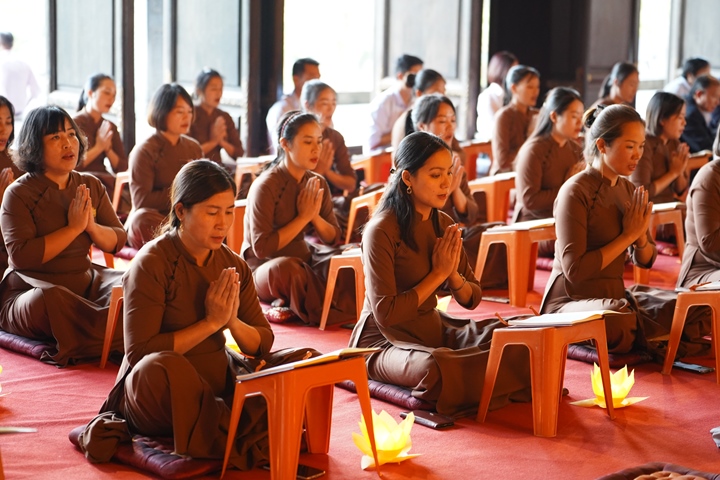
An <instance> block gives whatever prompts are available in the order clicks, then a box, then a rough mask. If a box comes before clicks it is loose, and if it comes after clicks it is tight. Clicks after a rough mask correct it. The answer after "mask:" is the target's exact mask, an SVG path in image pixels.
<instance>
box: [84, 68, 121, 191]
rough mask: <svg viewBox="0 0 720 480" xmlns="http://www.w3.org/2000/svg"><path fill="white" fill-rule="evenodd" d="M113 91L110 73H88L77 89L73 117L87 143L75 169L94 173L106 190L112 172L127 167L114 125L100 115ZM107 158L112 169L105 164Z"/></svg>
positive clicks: (110, 187) (112, 184)
mask: <svg viewBox="0 0 720 480" xmlns="http://www.w3.org/2000/svg"><path fill="white" fill-rule="evenodd" d="M116 93H117V88H116V87H115V81H114V80H113V79H112V77H110V76H109V75H105V74H103V73H96V74H95V75H92V76H90V77H89V78H88V79H87V81H86V82H85V87H84V88H83V91H82V92H80V100H79V101H78V108H77V112H78V113H76V114H75V116H74V117H73V119H74V120H75V123H77V126H78V127H80V130H81V131H82V134H83V135H85V138H86V141H87V145H88V151H87V153H86V154H85V158H84V159H83V161H82V163H81V164H80V166H78V168H77V170H78V171H79V172H87V173H92V174H93V175H95V176H96V177H97V178H99V179H100V181H102V182H103V184H104V185H105V188H107V190H108V192H112V191H113V189H114V188H115V175H117V173H118V172H124V171H125V170H127V169H128V159H127V155H126V154H125V147H124V146H123V142H122V139H121V138H120V134H119V133H118V129H117V126H116V125H115V124H114V123H112V122H111V121H110V120H107V119H105V118H103V115H105V114H107V113H109V112H110V109H111V108H112V106H113V104H114V103H115V95H116ZM106 158H107V160H108V162H109V164H110V165H109V166H110V169H111V170H112V173H111V172H110V171H108V169H107V166H106V165H105V159H106Z"/></svg>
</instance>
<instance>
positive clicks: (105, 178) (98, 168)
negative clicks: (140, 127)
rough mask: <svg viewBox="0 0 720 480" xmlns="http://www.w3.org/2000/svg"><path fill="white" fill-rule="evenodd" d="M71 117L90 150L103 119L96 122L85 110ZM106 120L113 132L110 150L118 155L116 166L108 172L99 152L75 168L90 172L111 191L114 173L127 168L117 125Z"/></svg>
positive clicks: (103, 155)
mask: <svg viewBox="0 0 720 480" xmlns="http://www.w3.org/2000/svg"><path fill="white" fill-rule="evenodd" d="M73 119H74V120H75V123H77V126H78V127H79V128H80V130H81V131H82V133H83V135H85V137H86V138H87V148H88V150H90V149H91V148H92V147H94V146H95V141H96V139H97V132H98V130H100V127H101V126H102V123H103V121H104V119H100V121H99V122H96V121H95V119H94V118H93V117H92V115H90V114H89V113H88V112H86V111H85V110H83V111H82V112H79V113H77V114H76V115H75V117H73ZM108 122H109V123H110V128H111V130H112V132H113V136H112V150H113V152H115V154H116V155H117V156H118V164H117V166H116V167H112V173H110V172H108V170H107V168H106V167H105V158H106V156H105V152H101V153H100V155H98V156H97V157H95V159H94V160H93V161H92V162H90V163H89V164H87V165H85V166H84V167H77V168H76V170H77V171H78V172H87V173H92V174H93V175H95V176H96V177H98V178H99V179H100V180H102V182H103V183H104V184H105V187H106V188H107V189H108V192H112V191H113V188H114V186H115V174H117V173H118V172H124V171H125V170H127V169H128V159H127V155H126V154H125V147H124V146H123V142H122V138H120V133H119V132H118V129H117V126H116V125H115V124H114V123H112V122H110V121H109V120H108Z"/></svg>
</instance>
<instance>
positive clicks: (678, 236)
mask: <svg viewBox="0 0 720 480" xmlns="http://www.w3.org/2000/svg"><path fill="white" fill-rule="evenodd" d="M671 206H672V208H669V207H671ZM684 209H685V208H684V204H683V203H681V202H675V203H670V204H666V203H659V204H657V205H653V212H652V215H650V225H649V227H648V228H649V230H650V235H651V236H652V238H653V240H654V239H655V237H656V236H657V228H658V227H659V226H660V225H666V224H668V223H670V224H672V225H674V226H675V241H676V242H677V248H678V259H679V261H681V262H682V258H683V254H684V253H685V230H683V211H684ZM633 279H634V281H635V283H636V284H641V285H649V282H650V269H649V268H642V267H638V266H637V265H633Z"/></svg>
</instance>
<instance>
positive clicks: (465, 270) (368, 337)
mask: <svg viewBox="0 0 720 480" xmlns="http://www.w3.org/2000/svg"><path fill="white" fill-rule="evenodd" d="M395 162H396V163H395V164H396V172H395V173H394V175H393V176H392V177H391V179H390V182H389V183H388V187H387V189H386V191H385V194H384V195H383V197H382V199H381V201H380V205H379V206H378V209H377V211H376V212H375V214H374V215H373V218H372V219H371V221H370V223H368V225H367V227H366V229H365V232H364V234H363V242H362V249H363V251H362V256H363V265H364V270H365V285H366V287H367V291H366V294H365V304H364V306H363V312H362V314H361V316H360V321H359V322H358V323H357V325H356V326H355V329H354V331H353V334H352V337H351V339H350V345H351V346H353V347H355V346H357V347H379V348H382V351H381V352H378V353H376V354H373V355H372V356H370V358H369V359H368V363H367V366H368V376H369V377H370V378H372V379H374V380H378V381H380V382H384V383H390V384H394V385H400V386H403V387H407V388H410V389H411V390H412V394H413V395H414V396H415V397H418V398H421V399H423V400H426V401H429V402H435V403H436V408H437V411H438V412H440V413H444V414H447V415H458V414H463V413H468V412H470V411H472V410H473V409H474V410H475V411H477V404H478V401H479V399H480V393H481V389H482V384H483V377H484V372H485V367H486V365H487V356H488V351H489V347H490V340H491V339H492V331H493V330H494V329H495V328H497V327H499V326H500V323H499V322H498V321H497V320H486V321H480V322H475V321H472V320H459V319H454V318H451V317H449V316H447V315H445V314H444V313H442V312H440V311H439V310H437V309H436V308H435V307H436V305H437V301H436V297H435V292H436V291H437V290H438V289H440V288H443V287H444V288H446V289H448V290H450V291H451V292H452V295H453V297H454V298H455V300H456V301H457V302H458V303H459V304H460V305H462V306H463V307H465V308H467V309H468V310H472V309H474V308H475V307H477V305H478V303H480V299H481V296H482V292H481V290H480V285H479V283H478V281H477V280H476V279H475V276H474V275H473V272H472V269H471V268H470V265H468V262H467V257H466V256H465V253H464V251H463V248H462V239H461V238H460V230H459V228H458V225H457V224H455V223H454V222H453V221H452V219H451V218H450V217H449V216H447V215H446V214H444V213H443V212H442V211H441V210H440V209H442V208H443V206H444V205H445V202H446V201H447V199H448V196H449V195H450V185H451V184H452V182H453V179H452V172H453V161H452V153H451V152H450V149H449V147H448V146H447V144H445V143H444V142H443V141H442V140H441V139H440V138H438V137H436V136H435V135H432V134H429V133H425V132H415V133H412V134H410V135H409V136H407V137H405V138H404V139H403V141H402V142H400V146H399V147H398V151H397V155H396V157H395ZM501 368H502V371H501V372H500V373H499V375H498V379H502V380H501V382H502V383H500V384H497V385H496V386H495V390H494V395H495V396H494V398H493V403H492V405H491V406H492V407H494V408H497V407H500V406H502V405H503V404H505V403H507V402H508V401H509V400H511V399H512V400H529V385H530V377H529V362H528V354H527V349H526V348H525V347H522V346H520V347H518V346H512V347H508V348H506V349H505V356H504V357H503V362H502V367H501Z"/></svg>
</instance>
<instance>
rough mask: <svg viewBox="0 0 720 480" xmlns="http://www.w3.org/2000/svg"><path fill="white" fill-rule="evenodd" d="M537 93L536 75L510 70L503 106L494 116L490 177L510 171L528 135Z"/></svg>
mask: <svg viewBox="0 0 720 480" xmlns="http://www.w3.org/2000/svg"><path fill="white" fill-rule="evenodd" d="M539 94H540V73H538V71H537V70H535V69H534V68H532V67H528V66H526V65H516V66H514V67H512V68H511V69H510V71H509V72H508V74H507V78H506V79H505V104H506V105H505V106H504V107H503V108H501V109H500V110H498V112H497V114H496V115H495V128H494V130H493V136H492V152H493V158H492V165H491V167H490V175H496V174H498V173H505V172H512V171H513V170H515V166H514V162H515V156H516V155H517V153H518V151H519V150H520V147H522V144H523V143H525V140H526V139H527V138H528V135H530V133H531V131H532V128H531V125H532V122H533V117H534V116H535V115H536V114H537V113H538V110H537V109H536V108H535V104H536V103H537V97H538V95H539Z"/></svg>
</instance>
